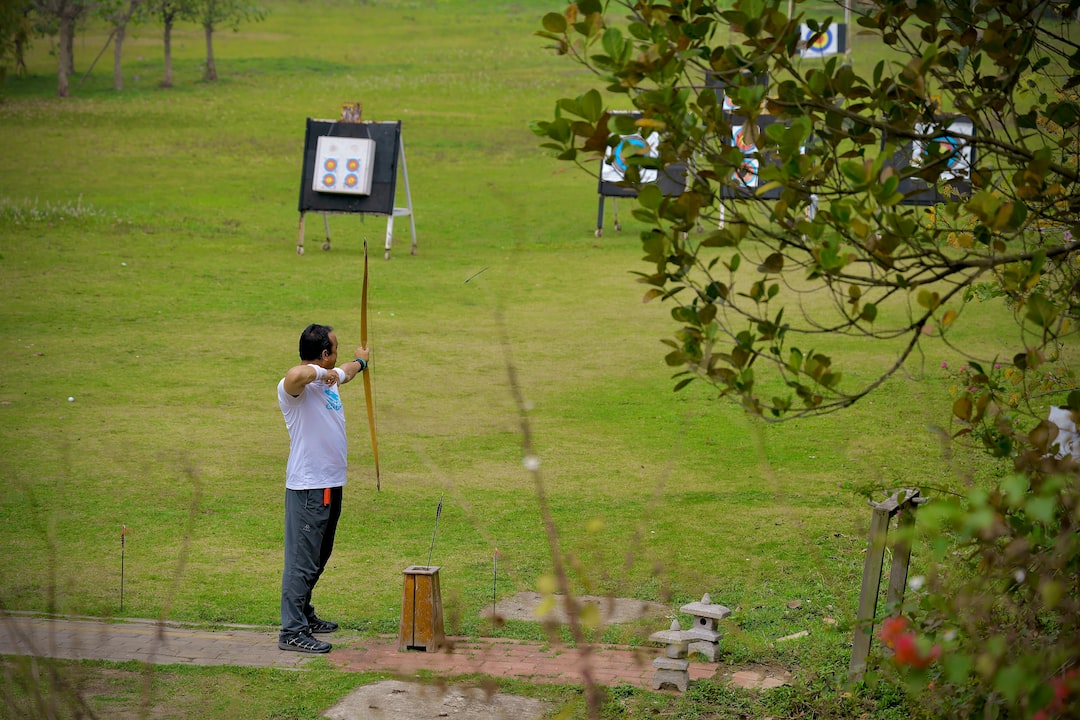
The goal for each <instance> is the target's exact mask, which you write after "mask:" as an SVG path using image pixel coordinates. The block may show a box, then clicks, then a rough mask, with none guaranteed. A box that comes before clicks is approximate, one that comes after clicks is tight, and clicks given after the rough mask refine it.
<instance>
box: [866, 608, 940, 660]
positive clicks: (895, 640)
mask: <svg viewBox="0 0 1080 720" xmlns="http://www.w3.org/2000/svg"><path fill="white" fill-rule="evenodd" d="M878 637H879V638H881V640H882V641H883V642H884V643H885V645H886V646H888V647H890V648H892V649H893V661H894V662H895V663H896V664H898V665H908V666H910V667H913V668H917V669H922V668H925V667H928V666H930V664H932V663H933V662H934V661H935V660H937V659H938V658H939V657H941V646H940V645H934V646H933V647H932V648H930V649H929V650H928V651H925V650H924V649H923V648H922V647H920V646H919V639H918V636H917V635H916V634H915V633H914V632H913V631H912V630H910V629H909V623H908V619H907V618H906V617H904V616H903V615H896V616H894V617H891V618H887V619H886V620H885V621H884V622H882V623H881V630H879V631H878Z"/></svg>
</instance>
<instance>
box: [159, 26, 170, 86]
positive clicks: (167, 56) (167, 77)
mask: <svg viewBox="0 0 1080 720" xmlns="http://www.w3.org/2000/svg"><path fill="white" fill-rule="evenodd" d="M172 25H173V20H172V18H171V17H166V18H165V79H164V80H162V81H161V87H165V88H170V87H172Z"/></svg>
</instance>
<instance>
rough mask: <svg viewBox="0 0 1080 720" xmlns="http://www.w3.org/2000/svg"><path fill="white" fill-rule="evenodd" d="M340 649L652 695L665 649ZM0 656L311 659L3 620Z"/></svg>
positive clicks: (242, 639) (162, 632)
mask: <svg viewBox="0 0 1080 720" xmlns="http://www.w3.org/2000/svg"><path fill="white" fill-rule="evenodd" d="M324 637H326V638H327V639H329V640H331V641H333V642H334V643H335V647H334V649H333V650H332V651H331V652H330V653H329V655H327V656H325V657H327V658H328V659H329V660H330V662H332V663H333V664H335V665H337V666H338V667H341V668H342V669H345V670H350V671H355V672H369V671H370V672H385V673H389V674H393V675H397V676H399V677H401V678H403V679H406V678H409V677H413V676H415V675H416V674H417V673H419V672H421V671H425V672H429V673H433V674H435V675H438V676H452V675H463V674H471V673H481V674H485V675H491V676H495V677H505V678H517V679H522V680H528V681H531V682H547V683H568V684H581V682H582V674H581V673H582V669H583V668H585V667H588V668H589V669H590V672H591V673H592V677H593V680H594V681H595V682H597V683H599V684H601V685H608V686H612V685H618V684H621V683H629V684H632V685H635V686H637V687H641V688H648V687H650V686H651V682H652V676H653V668H652V660H653V658H655V657H657V656H658V655H659V653H660V651H661V649H660V648H658V647H656V648H651V647H650V648H636V649H635V648H628V647H612V646H607V645H605V646H596V647H592V648H588V649H585V650H581V649H574V648H567V647H561V646H553V645H539V644H536V643H529V642H522V641H518V640H507V639H500V638H486V639H465V638H448V643H447V647H446V648H444V649H442V650H441V651H439V652H436V653H426V652H422V651H410V652H404V653H403V652H399V651H398V640H397V638H396V637H377V638H367V637H361V636H359V635H357V634H351V635H350V634H349V633H348V632H341V633H336V634H334V635H330V636H324ZM0 655H35V656H40V657H54V658H63V659H69V660H83V659H98V660H114V661H128V660H136V661H140V662H147V663H155V664H173V663H180V664H187V665H244V666H257V667H277V668H302V667H303V666H304V664H305V663H307V662H310V661H311V660H312V658H313V657H321V656H311V655H305V654H303V653H295V652H287V651H284V650H279V649H278V647H277V631H276V630H265V629H259V628H233V627H230V628H225V629H221V630H201V629H196V628H189V627H184V626H181V625H176V624H161V623H157V622H154V621H146V620H135V621H125V622H107V621H103V620H97V619H92V618H80V619H46V618H39V617H32V616H23V615H11V616H7V617H0ZM717 669H718V666H717V665H716V664H715V663H698V662H694V663H691V664H690V679H691V680H697V679H701V678H707V677H712V676H713V675H714V674H716V672H717Z"/></svg>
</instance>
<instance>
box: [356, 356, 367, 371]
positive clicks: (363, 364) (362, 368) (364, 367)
mask: <svg viewBox="0 0 1080 720" xmlns="http://www.w3.org/2000/svg"><path fill="white" fill-rule="evenodd" d="M353 362H358V363H360V372H364V371H365V370H367V361H366V360H363V359H361V358H356V359H354V360H353Z"/></svg>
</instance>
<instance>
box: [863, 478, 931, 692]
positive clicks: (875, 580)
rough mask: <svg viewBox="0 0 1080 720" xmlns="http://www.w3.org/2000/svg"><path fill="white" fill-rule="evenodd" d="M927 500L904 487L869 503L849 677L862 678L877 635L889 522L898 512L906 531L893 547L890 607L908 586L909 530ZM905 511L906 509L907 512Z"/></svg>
mask: <svg viewBox="0 0 1080 720" xmlns="http://www.w3.org/2000/svg"><path fill="white" fill-rule="evenodd" d="M923 502H926V498H923V497H920V496H919V491H918V490H917V489H913V488H908V489H905V490H901V491H899V492H897V493H896V494H894V495H893V496H891V497H890V498H888V499H887V500H885V501H883V502H880V503H870V507H871V508H872V509H873V514H872V516H871V518H870V538H869V541H868V542H867V546H866V561H865V562H864V563H863V579H862V589H861V590H860V591H859V610H858V613H857V615H856V619H855V638H854V641H853V642H852V647H851V665H850V666H849V668H848V677H849V679H850V680H853V681H858V680H861V679H862V676H863V671H864V670H865V669H866V659H867V658H868V657H869V656H870V645H871V643H872V642H873V638H874V618H875V617H876V616H877V603H878V592H879V589H880V587H881V573H882V570H883V568H884V565H885V547H886V545H887V541H888V535H889V522H890V521H891V520H892V517H893V516H894V515H897V514H899V515H900V519H899V521H898V522H897V525H898V529H900V530H902V531H903V532H902V533H901V535H900V538H899V540H898V541H897V542H896V544H895V545H894V547H893V559H892V564H891V566H890V568H889V586H888V590H887V592H886V596H885V602H886V605H887V606H888V607H889V608H894V607H900V606H901V605H902V604H903V602H904V589H905V588H906V587H907V576H908V565H909V564H910V562H911V541H910V537H909V535H910V531H911V529H912V528H913V527H914V524H915V509H916V508H917V507H918V506H919V505H920V504H922V503H923ZM904 511H906V512H904Z"/></svg>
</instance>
